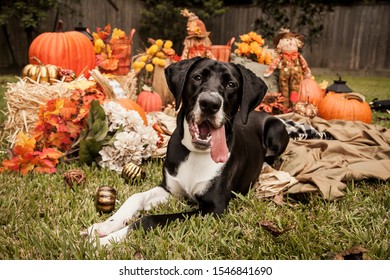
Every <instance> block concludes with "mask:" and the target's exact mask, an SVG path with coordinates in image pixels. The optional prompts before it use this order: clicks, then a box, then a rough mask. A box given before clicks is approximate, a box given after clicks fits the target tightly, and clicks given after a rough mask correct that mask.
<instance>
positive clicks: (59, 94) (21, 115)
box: [3, 77, 85, 146]
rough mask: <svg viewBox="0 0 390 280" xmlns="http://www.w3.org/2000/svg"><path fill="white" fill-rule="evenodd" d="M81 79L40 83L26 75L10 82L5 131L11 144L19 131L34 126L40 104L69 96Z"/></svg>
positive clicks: (27, 130)
mask: <svg viewBox="0 0 390 280" xmlns="http://www.w3.org/2000/svg"><path fill="white" fill-rule="evenodd" d="M80 79H85V78H83V77H81V78H80ZM80 79H77V80H76V81H73V82H71V83H65V82H63V81H58V82H57V83H54V84H52V85H50V84H47V83H45V84H40V83H37V82H35V81H33V80H31V79H29V78H27V77H26V78H23V79H19V81H18V82H16V83H8V84H7V91H6V92H5V99H6V101H7V107H8V112H7V120H6V121H5V123H4V133H5V134H6V135H5V137H6V139H7V141H8V142H10V143H11V146H13V145H14V143H15V140H16V136H17V134H18V133H19V131H23V132H30V131H31V130H32V129H33V128H34V126H35V123H36V122H37V120H38V112H39V108H40V106H43V105H45V104H46V102H47V101H49V100H50V99H56V98H69V97H70V95H71V93H72V90H73V89H74V88H75V87H77V86H76V84H77V82H79V81H80ZM71 85H75V86H71ZM3 136H4V135H3Z"/></svg>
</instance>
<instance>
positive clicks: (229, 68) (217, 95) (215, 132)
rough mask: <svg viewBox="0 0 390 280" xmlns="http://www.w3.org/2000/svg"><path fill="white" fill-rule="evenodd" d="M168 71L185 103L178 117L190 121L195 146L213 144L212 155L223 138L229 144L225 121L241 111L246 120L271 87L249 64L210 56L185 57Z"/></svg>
mask: <svg viewBox="0 0 390 280" xmlns="http://www.w3.org/2000/svg"><path fill="white" fill-rule="evenodd" d="M165 75H166V80H167V83H168V86H169V89H170V90H171V92H172V94H173V95H174V96H175V99H176V109H178V108H179V107H180V105H181V111H180V114H179V117H178V118H183V119H184V121H185V122H184V124H185V125H186V124H188V128H187V129H188V131H189V134H190V135H191V138H192V145H193V147H194V148H195V149H196V150H200V151H202V150H204V151H206V150H209V149H210V148H211V153H212V156H213V152H214V150H215V149H217V148H215V149H213V146H215V147H217V146H218V147H220V146H221V145H222V142H223V141H224V142H225V146H226V139H225V124H226V123H227V122H228V123H231V122H232V121H233V118H234V116H235V115H236V114H237V112H239V114H240V117H241V120H242V122H243V123H244V124H245V123H246V122H247V120H248V114H249V112H250V111H252V110H253V109H254V108H255V107H256V106H257V105H258V104H259V103H260V102H261V100H262V99H263V97H264V95H265V93H266V91H267V86H266V85H265V83H264V82H263V81H262V80H261V79H260V78H258V77H257V76H256V75H255V74H253V72H251V71H250V70H248V69H246V68H245V67H243V66H241V65H235V64H232V63H224V62H219V61H216V60H212V59H208V58H199V57H197V58H193V59H190V60H182V61H180V62H178V63H175V64H172V65H170V66H169V67H168V68H167V69H166V70H165ZM184 132H185V131H184ZM225 150H226V149H225ZM215 153H218V154H221V153H220V152H215ZM225 154H226V153H225ZM222 157H223V158H224V159H226V155H224V156H222ZM213 159H214V157H213ZM224 159H217V160H216V161H223V160H224Z"/></svg>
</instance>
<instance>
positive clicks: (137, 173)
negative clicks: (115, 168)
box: [122, 162, 145, 182]
mask: <svg viewBox="0 0 390 280" xmlns="http://www.w3.org/2000/svg"><path fill="white" fill-rule="evenodd" d="M122 178H123V179H125V180H126V181H127V182H133V181H136V180H137V179H143V178H145V172H144V171H143V170H142V168H141V167H140V166H138V165H136V164H134V163H132V162H129V163H127V164H126V165H125V166H124V167H123V169H122Z"/></svg>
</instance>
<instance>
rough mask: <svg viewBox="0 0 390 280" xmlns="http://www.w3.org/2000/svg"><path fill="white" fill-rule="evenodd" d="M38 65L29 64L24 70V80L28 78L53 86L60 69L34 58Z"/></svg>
mask: <svg viewBox="0 0 390 280" xmlns="http://www.w3.org/2000/svg"><path fill="white" fill-rule="evenodd" d="M31 59H32V60H34V61H36V62H37V63H38V64H27V65H26V66H24V67H23V69H22V78H24V77H28V78H30V79H31V80H33V81H36V82H38V83H40V84H44V83H50V84H53V83H55V82H56V80H57V79H58V67H57V66H55V65H52V64H46V65H45V64H43V63H42V62H41V61H40V60H39V59H38V58H36V57H34V56H33V57H32V58H31Z"/></svg>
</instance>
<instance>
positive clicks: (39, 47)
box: [29, 21, 96, 78]
mask: <svg viewBox="0 0 390 280" xmlns="http://www.w3.org/2000/svg"><path fill="white" fill-rule="evenodd" d="M29 57H30V63H31V64H37V62H36V61H34V60H33V59H32V57H38V58H39V59H40V61H41V62H42V63H44V64H53V65H56V66H59V67H61V68H65V69H71V70H73V71H74V72H75V73H76V75H77V76H79V75H80V74H84V76H85V77H86V78H89V70H92V69H93V68H95V64H96V62H95V51H94V48H93V45H92V43H91V41H90V40H88V38H87V36H85V35H84V34H82V33H81V32H78V31H67V32H62V22H61V21H59V23H58V26H57V32H44V33H42V34H40V35H39V36H38V37H36V38H35V39H34V40H33V41H32V43H31V45H30V48H29Z"/></svg>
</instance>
